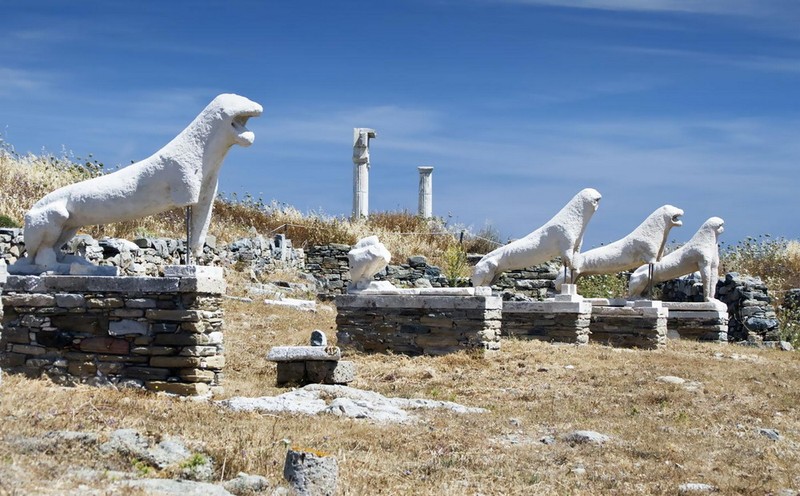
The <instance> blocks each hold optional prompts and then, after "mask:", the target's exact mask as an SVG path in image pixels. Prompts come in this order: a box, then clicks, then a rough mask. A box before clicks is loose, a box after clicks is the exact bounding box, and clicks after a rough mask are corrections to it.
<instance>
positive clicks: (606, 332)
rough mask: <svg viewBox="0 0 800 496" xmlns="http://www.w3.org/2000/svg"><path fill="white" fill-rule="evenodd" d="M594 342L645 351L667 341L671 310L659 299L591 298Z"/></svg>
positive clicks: (659, 346) (661, 345) (658, 346)
mask: <svg viewBox="0 0 800 496" xmlns="http://www.w3.org/2000/svg"><path fill="white" fill-rule="evenodd" d="M590 301H591V302H592V322H591V333H592V338H591V339H592V341H593V342H595V343H601V344H608V345H611V346H615V347H621V348H640V349H645V350H650V349H656V348H662V347H664V346H665V345H666V344H667V313H668V310H667V309H666V308H664V307H662V306H661V302H658V301H637V302H633V303H632V304H625V302H624V300H622V301H619V302H618V301H616V300H611V301H609V300H605V299H603V298H592V299H590Z"/></svg>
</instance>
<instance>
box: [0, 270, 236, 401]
mask: <svg viewBox="0 0 800 496" xmlns="http://www.w3.org/2000/svg"><path fill="white" fill-rule="evenodd" d="M166 270H167V272H168V274H170V277H161V278H152V277H88V276H9V277H8V281H7V283H6V285H5V288H4V290H3V297H2V304H3V307H4V315H3V329H2V333H1V334H0V364H1V366H2V368H3V370H4V371H6V372H10V373H24V374H25V375H27V376H30V377H38V376H40V375H43V374H44V375H47V376H49V377H50V378H51V379H52V380H53V381H55V382H57V383H59V384H65V385H72V384H77V383H88V384H92V385H106V384H110V385H116V386H118V387H139V388H146V389H148V390H153V391H166V392H170V393H176V394H183V395H196V394H205V393H207V392H209V391H211V390H213V389H215V388H218V387H219V386H220V383H221V380H222V370H223V367H224V365H225V357H224V355H223V347H222V325H223V311H222V308H221V303H222V294H224V292H225V282H224V280H223V279H222V271H221V269H218V270H216V271H214V269H213V268H207V267H198V268H195V267H178V268H177V269H176V270H175V271H171V270H170V268H167V269H166ZM195 270H196V271H197V273H196V274H193V273H192V272H194V271H195ZM209 273H210V275H207V274H209Z"/></svg>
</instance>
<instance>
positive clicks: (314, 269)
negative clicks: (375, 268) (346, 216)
mask: <svg viewBox="0 0 800 496" xmlns="http://www.w3.org/2000/svg"><path fill="white" fill-rule="evenodd" d="M350 249H351V246H350V245H342V244H330V245H322V246H312V247H311V248H309V249H308V251H307V254H306V265H305V270H306V271H307V272H309V273H311V275H313V276H314V278H315V279H316V280H317V282H318V283H319V285H320V287H321V288H322V289H321V292H322V293H323V294H327V295H337V294H345V293H346V292H347V284H348V283H349V282H350V263H349V261H348V259H347V252H349V251H350ZM375 280H378V281H389V282H391V283H392V284H394V285H396V286H398V287H428V288H429V287H434V288H441V287H447V278H445V277H444V276H443V275H442V271H441V269H440V268H439V267H436V266H435V265H429V264H428V261H427V260H426V259H425V257H421V256H416V257H410V258H409V259H408V260H407V261H406V263H405V264H399V265H392V264H390V265H388V266H387V267H386V269H384V270H383V271H381V272H380V273H378V274H376V275H375Z"/></svg>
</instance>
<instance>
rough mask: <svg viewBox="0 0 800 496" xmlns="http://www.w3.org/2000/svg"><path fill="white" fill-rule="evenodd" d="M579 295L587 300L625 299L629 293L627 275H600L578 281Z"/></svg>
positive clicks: (585, 277)
mask: <svg viewBox="0 0 800 496" xmlns="http://www.w3.org/2000/svg"><path fill="white" fill-rule="evenodd" d="M577 284H578V294H580V295H581V296H583V297H585V298H623V297H624V296H625V295H626V293H627V291H628V277H627V275H626V274H624V273H622V274H598V275H593V276H583V277H581V278H579V279H578V283H577Z"/></svg>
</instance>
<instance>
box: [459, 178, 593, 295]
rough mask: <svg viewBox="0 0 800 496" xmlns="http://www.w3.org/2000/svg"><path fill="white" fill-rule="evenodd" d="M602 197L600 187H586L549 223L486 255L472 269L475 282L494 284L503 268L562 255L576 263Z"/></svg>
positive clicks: (511, 268) (476, 285) (571, 262)
mask: <svg viewBox="0 0 800 496" xmlns="http://www.w3.org/2000/svg"><path fill="white" fill-rule="evenodd" d="M601 198H602V197H601V195H600V193H598V192H597V190H594V189H592V188H586V189H584V190H582V191H581V192H579V193H578V194H577V195H575V196H574V197H573V198H572V199H571V200H570V201H569V203H567V204H566V205H565V206H564V208H562V209H561V210H560V211H559V212H558V213H557V214H556V215H555V216H554V217H553V218H552V219H550V220H549V221H547V223H545V225H543V226H542V227H540V228H539V229H537V230H535V231H533V232H532V233H530V234H528V235H527V236H525V237H524V238H522V239H518V240H516V241H513V242H511V243H509V244H507V245H505V246H501V247H500V248H497V249H496V250H494V251H492V252H490V253H489V254H487V255H486V256H484V257H483V258H482V259H481V260H480V261H479V262H478V264H477V265H475V268H474V270H473V272H472V285H473V286H475V287H478V286H488V285H491V283H492V281H493V280H494V279H495V277H496V276H497V275H498V274H500V273H501V272H504V271H506V270H513V269H524V268H525V267H531V266H534V265H538V264H541V263H544V262H547V261H548V260H552V259H553V258H555V257H558V256H560V257H561V260H562V262H563V263H564V265H565V266H566V267H572V265H573V258H574V257H575V255H576V254H577V253H578V252H579V251H580V248H581V243H582V242H583V234H584V232H585V230H586V225H587V224H588V223H589V220H590V219H591V218H592V215H594V213H595V211H597V207H598V205H599V202H600V199H601Z"/></svg>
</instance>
